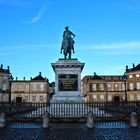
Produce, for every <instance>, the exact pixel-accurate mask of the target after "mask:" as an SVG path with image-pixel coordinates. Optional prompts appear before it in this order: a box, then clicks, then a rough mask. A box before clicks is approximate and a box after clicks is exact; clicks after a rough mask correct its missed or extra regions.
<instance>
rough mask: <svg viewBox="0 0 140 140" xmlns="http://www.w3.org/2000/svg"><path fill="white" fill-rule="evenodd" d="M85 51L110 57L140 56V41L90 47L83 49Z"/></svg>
mask: <svg viewBox="0 0 140 140" xmlns="http://www.w3.org/2000/svg"><path fill="white" fill-rule="evenodd" d="M81 48H83V49H84V50H85V49H86V50H89V51H92V50H93V51H94V52H96V53H104V54H108V55H115V54H140V41H130V42H119V43H110V44H99V45H88V46H86V47H81Z"/></svg>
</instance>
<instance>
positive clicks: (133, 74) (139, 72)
mask: <svg viewBox="0 0 140 140" xmlns="http://www.w3.org/2000/svg"><path fill="white" fill-rule="evenodd" d="M124 73H125V75H105V76H102V75H97V74H96V73H94V75H90V76H85V77H83V79H82V81H81V89H82V93H83V95H84V96H85V100H86V101H87V102H92V101H126V100H127V101H140V64H138V65H137V66H135V65H134V64H133V67H132V68H128V66H126V71H125V72H124Z"/></svg>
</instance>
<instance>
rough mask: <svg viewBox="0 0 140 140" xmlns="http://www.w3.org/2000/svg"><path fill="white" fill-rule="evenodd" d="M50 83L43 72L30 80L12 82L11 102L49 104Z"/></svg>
mask: <svg viewBox="0 0 140 140" xmlns="http://www.w3.org/2000/svg"><path fill="white" fill-rule="evenodd" d="M48 100H49V81H48V79H46V78H44V77H42V75H41V72H40V73H39V75H38V76H36V77H35V78H31V79H30V80H25V78H24V79H23V80H18V79H17V78H16V80H13V81H11V101H16V102H48Z"/></svg>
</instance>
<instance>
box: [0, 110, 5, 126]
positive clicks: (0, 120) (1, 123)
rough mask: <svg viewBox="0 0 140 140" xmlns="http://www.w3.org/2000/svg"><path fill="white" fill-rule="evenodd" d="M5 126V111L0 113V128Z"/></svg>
mask: <svg viewBox="0 0 140 140" xmlns="http://www.w3.org/2000/svg"><path fill="white" fill-rule="evenodd" d="M4 127H6V119H5V113H1V115H0V128H4Z"/></svg>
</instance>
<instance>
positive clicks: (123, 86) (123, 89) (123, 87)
mask: <svg viewBox="0 0 140 140" xmlns="http://www.w3.org/2000/svg"><path fill="white" fill-rule="evenodd" d="M122 91H125V84H124V83H122Z"/></svg>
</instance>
